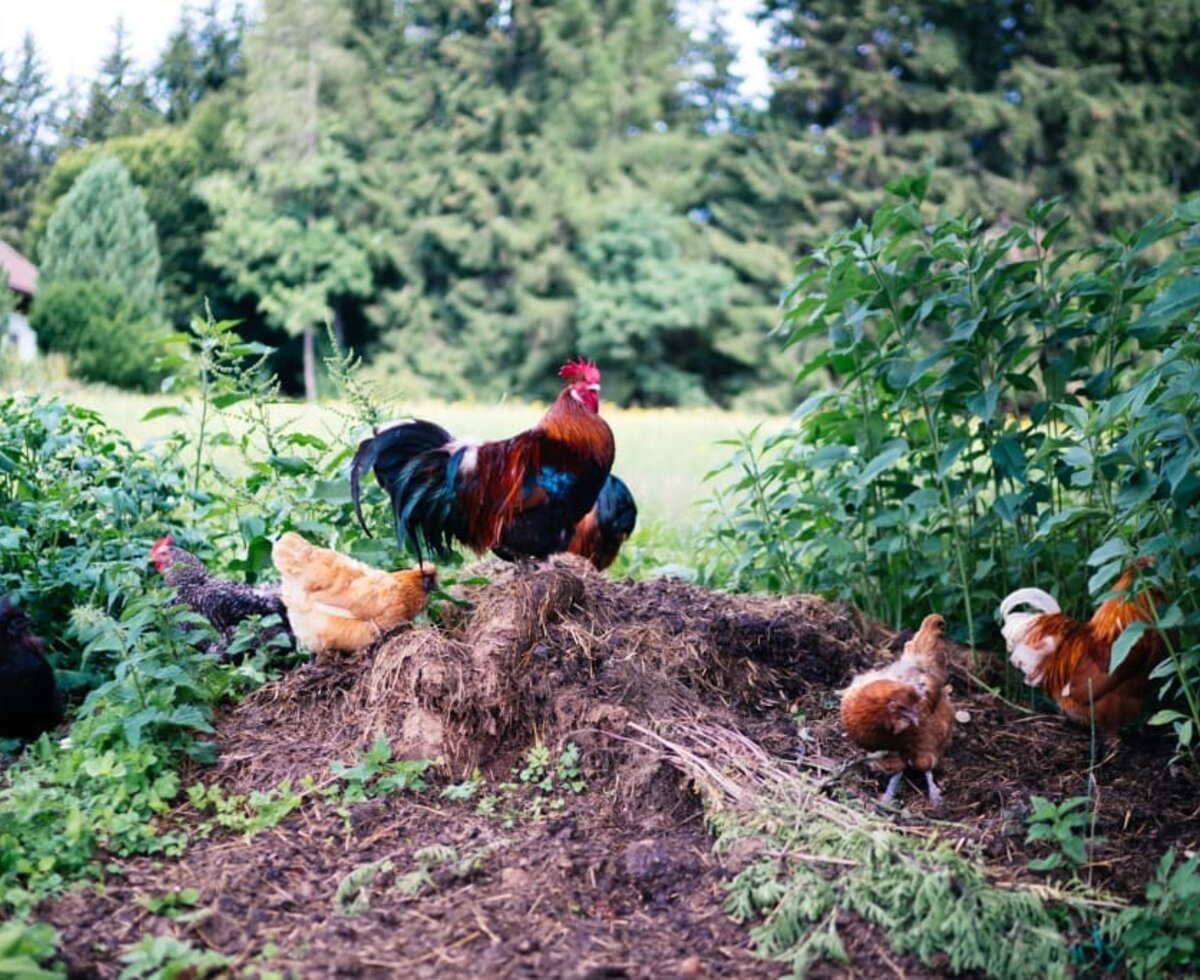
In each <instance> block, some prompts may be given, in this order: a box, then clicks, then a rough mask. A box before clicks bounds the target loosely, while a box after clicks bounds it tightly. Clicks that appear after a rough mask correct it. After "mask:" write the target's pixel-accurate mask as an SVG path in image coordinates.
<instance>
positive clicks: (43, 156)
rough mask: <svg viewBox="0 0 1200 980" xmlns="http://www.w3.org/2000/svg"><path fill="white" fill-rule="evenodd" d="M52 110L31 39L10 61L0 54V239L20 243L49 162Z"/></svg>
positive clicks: (41, 65)
mask: <svg viewBox="0 0 1200 980" xmlns="http://www.w3.org/2000/svg"><path fill="white" fill-rule="evenodd" d="M55 113H56V104H55V100H54V97H53V93H52V92H51V88H50V82H49V78H48V76H47V72H46V66H45V61H44V59H43V57H42V54H41V52H40V51H38V48H37V45H36V44H35V42H34V39H33V36H32V35H31V34H26V35H25V36H24V37H23V38H22V40H21V45H20V48H19V49H18V50H17V51H16V52H15V53H14V55H13V56H12V57H11V60H10V58H9V57H7V56H6V55H5V54H4V53H3V52H0V133H2V134H4V135H3V138H0V238H3V239H4V240H5V241H8V242H11V243H12V244H14V245H21V244H24V245H25V247H28V243H26V242H24V232H25V229H26V227H27V226H28V224H29V219H30V217H31V215H32V213H33V202H34V198H35V195H36V193H37V187H38V182H39V181H40V180H41V179H42V177H43V176H44V175H45V173H46V170H47V169H48V168H49V166H50V163H51V160H52V155H51V154H52V151H51V146H52V145H53V144H52V140H51V136H52V133H53V130H54V127H55V125H56V118H55Z"/></svg>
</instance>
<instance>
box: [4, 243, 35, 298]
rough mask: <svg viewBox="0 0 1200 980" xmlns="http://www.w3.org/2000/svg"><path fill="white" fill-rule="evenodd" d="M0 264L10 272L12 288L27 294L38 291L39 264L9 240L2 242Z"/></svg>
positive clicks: (9, 277)
mask: <svg viewBox="0 0 1200 980" xmlns="http://www.w3.org/2000/svg"><path fill="white" fill-rule="evenodd" d="M0 266H3V268H4V271H5V272H7V273H8V285H9V288H10V289H14V290H16V291H17V292H18V293H24V294H25V295H26V296H32V295H33V294H34V293H35V292H37V266H36V265H34V264H33V263H32V262H30V261H29V259H27V258H25V256H24V255H22V254H21V253H20V252H18V251H17V250H16V249H15V248H13V247H12V246H11V245H9V244H8V243H7V242H0Z"/></svg>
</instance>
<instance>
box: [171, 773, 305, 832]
mask: <svg viewBox="0 0 1200 980" xmlns="http://www.w3.org/2000/svg"><path fill="white" fill-rule="evenodd" d="M187 796H188V801H189V802H190V803H191V804H192V806H194V807H195V808H196V810H197V811H199V812H200V813H211V814H212V817H211V818H210V819H208V820H206V821H204V822H203V823H202V824H200V826H199V827H198V828H197V830H196V834H197V836H199V837H208V836H209V835H210V834H212V832H213V831H214V830H215V829H216V828H218V827H220V828H222V829H224V830H231V831H233V832H235V833H239V834H244V835H245V836H246V837H247V838H250V837H253V836H254V835H255V834H256V833H258V832H259V831H260V830H266V829H268V828H269V827H275V826H278V825H279V824H280V823H281V822H282V821H283V820H284V818H286V817H287V816H288V814H290V813H291V812H292V811H293V810H295V809H296V808H297V807H299V806H300V804H301V803H303V802H304V796H303V795H302V794H300V793H297V792H294V791H293V790H292V784H291V782H290V781H289V780H286V779H285V780H284V781H283V782H282V783H281V784H280V785H279V786H277V787H276V788H275V789H271V790H267V791H265V792H264V791H261V790H255V791H254V792H252V793H251V794H250V795H249V796H242V795H238V794H233V795H229V796H227V795H226V794H225V791H224V790H223V789H221V787H220V786H218V785H217V784H216V783H210V784H209V785H208V786H201V785H199V784H197V785H194V786H189V787H188V790H187Z"/></svg>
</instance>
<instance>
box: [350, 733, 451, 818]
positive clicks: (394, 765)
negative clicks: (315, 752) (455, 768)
mask: <svg viewBox="0 0 1200 980" xmlns="http://www.w3.org/2000/svg"><path fill="white" fill-rule="evenodd" d="M431 764H432V763H430V762H429V761H427V760H425V759H393V758H392V747H391V746H390V745H389V744H388V740H387V737H386V736H385V735H382V734H380V735H378V736H376V738H375V744H374V745H372V746H371V748H369V749H367V751H366V752H364V753H363V755H362V757H361V758H360V759H359V761H358V763H357V764H356V765H353V766H348V765H346V764H345V763H344V762H333V763H331V764H330V769H331V770H332V772H333V774H334V775H335V776H337V777H338V779H340V780H341V781H342V782H343V783H344V784H345V787H344V790H343V797H344V799H345V801H346V802H347V803H361V802H363V801H364V800H367V799H373V798H375V797H379V796H390V795H391V794H392V793H406V792H419V791H420V790H423V789H425V785H426V784H425V780H424V779H422V778H421V777H422V776H423V775H424V773H425V771H426V770H427V769H429V767H430V765H431Z"/></svg>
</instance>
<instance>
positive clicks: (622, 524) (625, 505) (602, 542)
mask: <svg viewBox="0 0 1200 980" xmlns="http://www.w3.org/2000/svg"><path fill="white" fill-rule="evenodd" d="M636 523H637V504H636V503H634V500H633V494H632V493H630V492H629V487H627V486H626V485H625V482H624V481H623V480H622V479H621V478H620V477H617V476H613V475H612V474H611V473H609V474H608V479H607V480H605V481H604V487H603V488H602V489H601V490H600V496H599V497H597V498H596V503H595V504H594V505H593V506H592V509H591V510H589V511H588V512H587V513H586V514H584V515H583V519H582V520H581V521H580V522H579V523H578V524H576V525H575V534H574V535H573V536H572V537H571V543H570V544H569V545H568V546H567V551H570V552H571V553H572V554H576V555H580V556H581V557H583V558H587V559H588V560H589V561H591V563H592V564H593V565H595V566H596V568H597V569H599V570H600V571H604V569H606V568H608V566H609V565H611V564H612V563H613V562H614V561H616V559H617V552H618V551H620V550H621V545H622V544H624V543H625V539H626V538H628V537H629V535H631V534H632V533H633V527H634V525H635V524H636Z"/></svg>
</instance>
